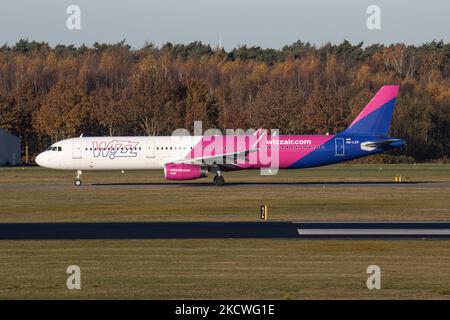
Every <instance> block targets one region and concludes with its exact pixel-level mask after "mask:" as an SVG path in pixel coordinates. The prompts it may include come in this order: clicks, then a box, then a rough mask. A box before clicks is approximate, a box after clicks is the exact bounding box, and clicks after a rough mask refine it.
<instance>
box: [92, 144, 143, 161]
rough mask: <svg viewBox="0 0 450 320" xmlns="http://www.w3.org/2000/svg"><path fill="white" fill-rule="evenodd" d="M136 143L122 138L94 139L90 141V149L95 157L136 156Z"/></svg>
mask: <svg viewBox="0 0 450 320" xmlns="http://www.w3.org/2000/svg"><path fill="white" fill-rule="evenodd" d="M137 145H138V142H133V141H124V140H111V141H100V142H98V141H94V142H92V151H93V152H94V157H96V158H98V157H109V158H110V159H114V158H117V157H136V156H137V152H136V150H137Z"/></svg>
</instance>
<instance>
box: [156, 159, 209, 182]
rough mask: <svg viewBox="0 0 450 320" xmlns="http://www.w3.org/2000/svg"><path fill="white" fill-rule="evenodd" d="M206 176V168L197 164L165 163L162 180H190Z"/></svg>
mask: <svg viewBox="0 0 450 320" xmlns="http://www.w3.org/2000/svg"><path fill="white" fill-rule="evenodd" d="M207 176H208V168H207V167H204V166H201V165H197V164H186V163H173V162H170V163H166V164H165V165H164V178H166V179H167V180H192V179H199V178H204V177H207Z"/></svg>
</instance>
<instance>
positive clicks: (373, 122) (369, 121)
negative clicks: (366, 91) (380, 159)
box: [344, 85, 399, 136]
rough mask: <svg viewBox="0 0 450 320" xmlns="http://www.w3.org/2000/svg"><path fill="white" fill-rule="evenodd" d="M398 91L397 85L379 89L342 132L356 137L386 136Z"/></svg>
mask: <svg viewBox="0 0 450 320" xmlns="http://www.w3.org/2000/svg"><path fill="white" fill-rule="evenodd" d="M398 89H399V86H398V85H388V86H383V87H381V89H380V90H379V91H378V92H377V93H376V94H375V96H374V97H373V98H372V100H370V102H369V103H368V104H367V105H366V107H365V108H364V109H363V110H362V111H361V113H360V114H359V115H358V116H357V117H356V119H355V120H353V122H352V124H351V125H350V126H349V127H348V128H347V130H345V131H344V132H345V133H347V134H358V135H376V136H384V135H387V133H388V130H389V124H390V122H391V118H392V112H393V111H394V104H395V98H396V97H397V94H398Z"/></svg>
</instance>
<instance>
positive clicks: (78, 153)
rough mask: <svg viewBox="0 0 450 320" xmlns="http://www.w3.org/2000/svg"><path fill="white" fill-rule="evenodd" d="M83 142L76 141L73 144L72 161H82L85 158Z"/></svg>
mask: <svg viewBox="0 0 450 320" xmlns="http://www.w3.org/2000/svg"><path fill="white" fill-rule="evenodd" d="M82 142H83V140H81V139H75V140H74V141H73V143H72V159H81V158H82V157H83V155H82V150H83V144H82Z"/></svg>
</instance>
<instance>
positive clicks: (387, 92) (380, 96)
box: [350, 85, 399, 127]
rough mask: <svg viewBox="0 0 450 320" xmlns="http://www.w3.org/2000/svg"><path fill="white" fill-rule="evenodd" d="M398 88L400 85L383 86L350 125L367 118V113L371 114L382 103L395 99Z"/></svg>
mask: <svg viewBox="0 0 450 320" xmlns="http://www.w3.org/2000/svg"><path fill="white" fill-rule="evenodd" d="M398 88H399V86H398V85H392V86H383V87H382V88H381V89H380V90H379V91H378V92H377V94H376V95H375V96H374V97H373V98H372V100H370V102H369V103H368V104H367V106H366V107H365V108H364V109H363V111H361V113H360V114H359V115H358V116H357V117H356V119H355V120H353V122H352V124H351V125H350V127H351V126H353V124H355V123H357V122H358V121H360V120H361V119H362V118H365V117H366V116H367V115H369V114H370V113H372V112H373V111H375V110H376V109H378V108H379V107H381V106H382V105H384V104H386V103H387V102H389V101H391V100H392V99H394V98H395V97H396V96H397V93H398Z"/></svg>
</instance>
